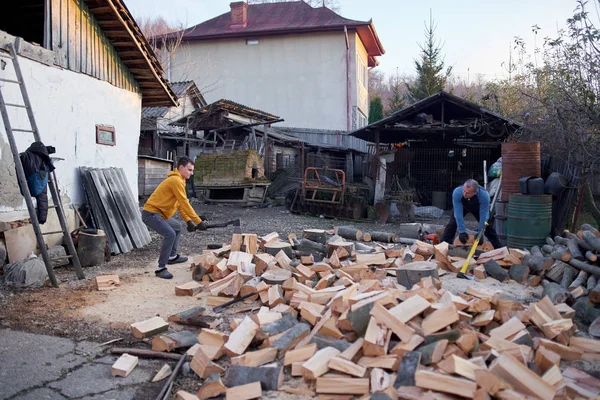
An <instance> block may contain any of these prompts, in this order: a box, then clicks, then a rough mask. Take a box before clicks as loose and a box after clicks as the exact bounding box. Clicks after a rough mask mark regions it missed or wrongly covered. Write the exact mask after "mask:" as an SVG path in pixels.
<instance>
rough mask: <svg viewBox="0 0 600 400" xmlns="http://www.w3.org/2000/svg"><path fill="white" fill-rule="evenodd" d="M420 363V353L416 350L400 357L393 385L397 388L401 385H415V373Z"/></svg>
mask: <svg viewBox="0 0 600 400" xmlns="http://www.w3.org/2000/svg"><path fill="white" fill-rule="evenodd" d="M420 364H421V353H420V352H418V351H409V352H408V353H406V354H405V355H404V357H402V361H401V362H400V366H399V367H398V373H397V374H396V380H395V381H394V387H395V388H396V389H398V388H399V387H401V386H415V373H416V372H417V369H419V365H420Z"/></svg>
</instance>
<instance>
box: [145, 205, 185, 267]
mask: <svg viewBox="0 0 600 400" xmlns="http://www.w3.org/2000/svg"><path fill="white" fill-rule="evenodd" d="M142 221H144V224H146V226H148V228H151V229H152V230H153V231H155V232H156V233H158V234H159V235H161V236H162V237H163V239H162V244H161V247H160V257H159V258H158V269H161V268H166V266H167V261H169V256H171V257H174V256H176V255H177V246H178V245H179V235H180V234H181V224H180V223H179V222H178V221H176V220H175V219H174V218H169V219H167V220H165V219H164V218H163V217H162V216H161V215H160V214H155V213H151V212H148V211H142Z"/></svg>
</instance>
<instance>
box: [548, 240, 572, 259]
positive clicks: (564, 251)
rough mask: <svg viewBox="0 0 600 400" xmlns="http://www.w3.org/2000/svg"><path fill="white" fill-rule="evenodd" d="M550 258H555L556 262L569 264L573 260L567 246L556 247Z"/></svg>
mask: <svg viewBox="0 0 600 400" xmlns="http://www.w3.org/2000/svg"><path fill="white" fill-rule="evenodd" d="M567 243H568V242H567ZM550 257H552V258H554V259H555V260H561V261H564V262H569V261H570V260H571V253H570V252H569V249H568V248H567V247H566V246H560V245H556V246H554V250H552V252H551V253H550Z"/></svg>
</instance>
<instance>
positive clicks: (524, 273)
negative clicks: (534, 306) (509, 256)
mask: <svg viewBox="0 0 600 400" xmlns="http://www.w3.org/2000/svg"><path fill="white" fill-rule="evenodd" d="M508 275H509V276H510V279H512V280H513V281H516V282H518V283H520V284H521V285H524V284H525V283H527V278H528V277H529V267H528V266H527V265H521V264H513V265H512V266H511V267H510V268H509V269H508Z"/></svg>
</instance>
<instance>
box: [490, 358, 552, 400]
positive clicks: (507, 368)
mask: <svg viewBox="0 0 600 400" xmlns="http://www.w3.org/2000/svg"><path fill="white" fill-rule="evenodd" d="M489 370H490V372H491V373H493V374H494V375H496V376H498V377H499V378H501V379H503V380H505V381H506V382H508V383H509V384H510V385H512V386H513V387H514V388H515V389H516V390H518V391H519V392H521V393H524V394H527V395H530V396H537V397H539V398H541V399H542V400H551V399H553V398H554V395H555V394H556V389H555V388H554V387H552V386H551V385H549V384H548V383H546V382H545V381H544V380H543V379H542V378H540V377H539V376H538V375H537V374H536V373H534V372H533V371H531V370H530V369H529V368H527V367H526V366H525V365H523V364H522V363H521V362H519V361H517V359H515V358H514V357H512V356H510V355H509V354H506V353H503V354H501V355H500V357H498V358H497V359H496V360H495V361H494V362H493V363H492V365H491V366H490V369H489Z"/></svg>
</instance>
